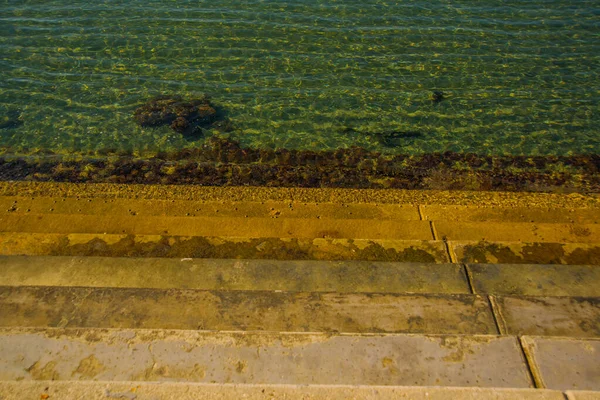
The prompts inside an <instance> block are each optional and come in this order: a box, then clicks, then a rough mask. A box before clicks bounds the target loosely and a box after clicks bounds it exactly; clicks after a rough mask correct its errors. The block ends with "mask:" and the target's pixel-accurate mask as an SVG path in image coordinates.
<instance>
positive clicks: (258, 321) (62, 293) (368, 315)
mask: <svg viewBox="0 0 600 400" xmlns="http://www.w3.org/2000/svg"><path fill="white" fill-rule="evenodd" d="M0 311H1V312H0V326H11V327H17V326H38V327H102V328H172V329H203V330H237V329H241V330H259V331H281V332H349V333H354V332H360V333H369V332H388V333H399V332H403V333H431V334H438V333H465V334H495V333H501V334H509V335H523V334H527V335H540V336H571V337H591V338H594V337H600V324H598V321H600V303H599V299H598V298H597V297H593V298H590V297H514V296H491V297H490V298H489V301H488V297H485V296H484V297H482V296H478V295H472V294H411V295H409V294H392V293H328V292H320V293H318V292H283V291H277V290H276V291H256V290H253V291H239V290H236V291H223V290H216V291H215V290H213V291H207V290H190V289H146V288H90V287H53V286H16V287H15V286H2V287H0Z"/></svg>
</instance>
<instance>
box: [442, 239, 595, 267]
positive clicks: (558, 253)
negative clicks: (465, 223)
mask: <svg viewBox="0 0 600 400" xmlns="http://www.w3.org/2000/svg"><path fill="white" fill-rule="evenodd" d="M448 245H449V246H450V249H451V251H452V253H453V260H452V261H453V262H461V263H466V264H569V265H600V245H598V244H590V243H540V242H529V243H526V242H514V241H510V242H494V241H484V240H481V241H474V240H472V241H466V240H464V241H452V242H449V243H448Z"/></svg>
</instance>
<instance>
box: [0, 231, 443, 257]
mask: <svg viewBox="0 0 600 400" xmlns="http://www.w3.org/2000/svg"><path fill="white" fill-rule="evenodd" d="M0 254H1V255H32V256H41V255H46V256H47V255H52V256H58V255H62V256H103V257H173V258H239V259H273V260H369V261H398V262H419V263H447V262H449V259H448V253H447V251H446V247H445V245H444V243H443V242H442V241H432V240H431V241H430V240H367V239H333V238H321V239H298V238H290V239H280V238H269V237H262V238H244V237H215V236H170V235H110V234H107V235H105V234H101V233H100V234H56V233H6V232H0Z"/></svg>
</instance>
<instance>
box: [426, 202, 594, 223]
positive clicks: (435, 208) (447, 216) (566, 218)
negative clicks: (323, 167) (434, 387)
mask: <svg viewBox="0 0 600 400" xmlns="http://www.w3.org/2000/svg"><path fill="white" fill-rule="evenodd" d="M421 212H422V214H423V217H424V219H426V220H430V221H438V220H440V221H461V222H468V221H471V222H482V221H493V222H546V223H564V224H575V223H577V224H597V223H600V210H598V209H595V208H563V207H557V208H538V207H504V206H481V205H472V206H459V205H443V206H440V205H423V206H421Z"/></svg>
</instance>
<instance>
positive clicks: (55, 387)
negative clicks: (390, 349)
mask: <svg viewBox="0 0 600 400" xmlns="http://www.w3.org/2000/svg"><path fill="white" fill-rule="evenodd" d="M0 393H2V396H3V397H2V399H3V400H23V399H35V400H38V399H63V400H74V399H85V400H107V399H124V400H225V399H246V400H273V399H287V400H346V399H356V400H376V399H377V400H388V399H389V400H392V399H393V400H396V399H399V400H448V399H452V400H565V397H564V396H563V394H562V393H561V392H559V391H552V390H539V389H502V388H491V389H485V388H474V387H457V388H454V387H407V386H345V385H244V384H202V383H179V382H161V383H154V382H89V381H87V382H74V381H71V382H60V381H38V382H36V381H22V382H0ZM569 395H570V396H573V397H569V400H592V399H593V400H596V399H598V398H600V397H592V396H594V393H593V392H570V393H569ZM46 396H47V397H46Z"/></svg>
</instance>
